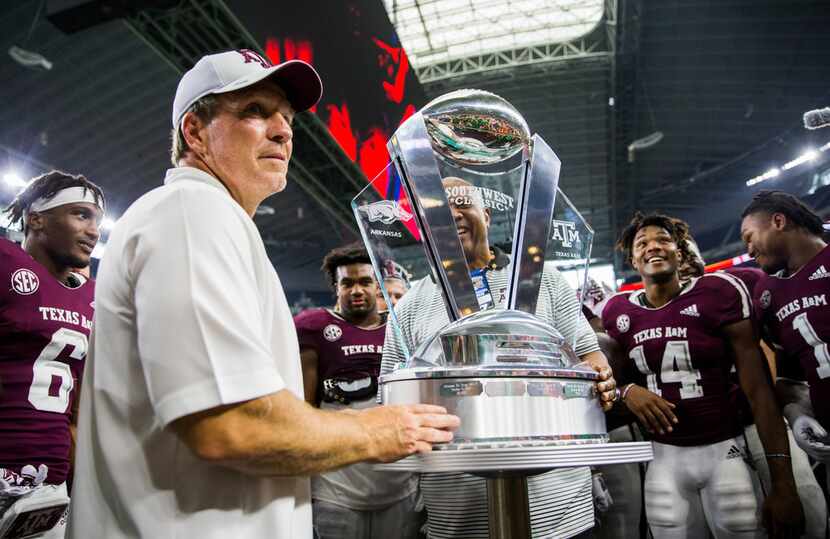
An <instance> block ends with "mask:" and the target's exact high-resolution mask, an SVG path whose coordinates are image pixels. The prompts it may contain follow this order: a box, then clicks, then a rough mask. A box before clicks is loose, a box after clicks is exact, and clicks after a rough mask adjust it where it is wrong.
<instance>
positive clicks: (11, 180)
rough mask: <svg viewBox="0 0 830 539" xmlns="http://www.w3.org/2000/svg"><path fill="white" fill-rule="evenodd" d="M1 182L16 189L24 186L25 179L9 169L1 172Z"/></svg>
mask: <svg viewBox="0 0 830 539" xmlns="http://www.w3.org/2000/svg"><path fill="white" fill-rule="evenodd" d="M3 182H4V183H5V184H6V185H8V186H9V187H13V188H15V189H18V188H20V187H25V186H26V180H24V179H23V178H21V177H20V176H19V175H18V174H17V173H16V172H14V171H13V170H10V171H8V172H6V173H5V174H3Z"/></svg>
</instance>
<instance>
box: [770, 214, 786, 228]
mask: <svg viewBox="0 0 830 539" xmlns="http://www.w3.org/2000/svg"><path fill="white" fill-rule="evenodd" d="M788 223H789V220H788V219H787V216H786V215H784V214H783V213H773V214H772V215H771V216H770V226H772V227H773V228H774V229H776V230H784V229H785V228H787V224H788Z"/></svg>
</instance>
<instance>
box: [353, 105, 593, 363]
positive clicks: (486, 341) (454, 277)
mask: <svg viewBox="0 0 830 539" xmlns="http://www.w3.org/2000/svg"><path fill="white" fill-rule="evenodd" d="M387 147H388V150H389V154H390V157H391V162H390V164H389V166H388V167H387V168H386V169H385V170H384V171H382V172H381V173H380V174H379V175H378V176H377V177H376V178H375V179H374V180H373V181H372V182H371V183H370V184H369V185H368V186H367V187H366V188H365V189H364V190H363V191H361V192H360V193H359V194H358V195H357V196H356V197H355V198H354V200H353V201H352V207H353V210H354V213H355V216H356V218H357V221H358V225H359V228H360V231H361V234H362V236H363V239H364V242H365V244H366V246H367V249H368V251H369V254H370V257H371V258H372V262H373V266H374V269H375V272H376V275H377V278H378V280H379V281H381V282H382V281H383V279H384V278H385V277H388V276H389V275H392V274H397V275H400V274H404V275H406V276H407V278H408V279H410V280H411V281H412V282H416V281H418V280H421V279H431V280H432V281H433V282H434V283H435V285H436V287H437V289H438V290H439V291H440V294H441V297H442V299H443V303H444V307H445V308H446V313H447V318H448V321H449V324H448V325H446V326H445V327H444V328H443V329H442V330H441V331H440V332H438V333H436V335H435V336H434V337H433V338H431V339H428V340H427V342H422V343H420V345H419V346H418V350H407V351H406V353H407V356H408V357H409V361H408V363H407V365H406V366H407V367H409V368H418V369H421V368H424V369H427V368H430V367H432V368H438V367H441V368H445V369H446V368H454V369H455V368H494V369H504V368H508V367H509V368H511V369H523V370H526V369H538V368H540V367H549V368H557V369H562V368H570V367H572V366H573V365H574V364H575V363H577V362H578V358H577V356H576V354H574V353H573V345H574V343H569V342H566V341H565V339H563V338H562V336H561V334H560V333H559V332H558V331H557V330H556V328H554V327H552V326H551V325H550V324H546V323H544V322H543V321H542V320H541V318H539V317H538V316H535V315H538V314H539V312H540V311H545V313H546V314H548V315H550V318H552V314H553V313H550V312H549V311H550V309H552V308H556V303H555V302H552V301H551V300H550V297H549V295H548V296H545V297H543V298H542V299H540V293H541V294H549V290H546V288H545V287H544V286H542V283H543V281H544V280H549V279H550V278H551V276H550V274H552V273H553V272H556V271H559V270H558V268H563V267H564V268H567V269H571V270H573V269H578V270H579V271H578V273H579V274H580V277H579V281H580V283H584V280H585V276H586V274H587V264H588V260H589V258H590V245H591V240H592V236H593V231H592V230H591V229H590V227H589V226H588V225H587V223H586V222H585V221H584V219H582V216H581V215H580V214H579V212H578V211H577V210H576V208H574V207H573V206H572V205H571V204H570V201H568V200H567V198H566V197H565V196H564V195H563V194H562V193H561V192H560V191H559V189H558V185H559V173H560V169H561V162H560V160H559V158H558V157H557V156H556V153H555V152H554V151H553V150H552V149H551V148H550V147H549V146H548V145H547V144H546V143H545V141H544V140H542V138H541V137H539V136H538V135H533V136H531V134H530V129H529V127H528V125H527V123H526V122H525V120H524V118H522V116H521V114H519V112H518V111H517V110H516V108H515V107H513V106H512V105H511V104H510V103H508V102H507V101H505V100H504V99H502V98H501V97H499V96H497V95H494V94H492V93H489V92H485V91H481V90H458V91H455V92H451V93H448V94H445V95H443V96H441V97H439V98H437V99H435V100H433V101H431V102H430V103H429V104H427V105H426V106H425V107H424V108H423V109H421V110H420V111H419V112H417V113H416V114H414V115H412V116H411V117H410V118H408V119H407V120H406V122H404V123H403V124H402V125H401V126H400V127H399V128H398V130H397V131H396V132H395V134H394V135H393V136H392V138H391V139H390V140H389V143H388V145H387ZM582 286H583V285H582V284H579V285H578V287H582ZM384 294H385V291H384ZM386 299H387V304H388V305H392V303H391V302H390V300H389V298H388V297H387V298H386ZM494 309H497V310H499V311H502V312H500V313H499V312H493V310H494ZM505 309H506V312H505ZM390 323H391V324H392V325H393V327H394V328H395V330H396V331H397V330H398V327H399V326H398V323H397V318H396V315H395V312H394V309H393V310H391V311H390Z"/></svg>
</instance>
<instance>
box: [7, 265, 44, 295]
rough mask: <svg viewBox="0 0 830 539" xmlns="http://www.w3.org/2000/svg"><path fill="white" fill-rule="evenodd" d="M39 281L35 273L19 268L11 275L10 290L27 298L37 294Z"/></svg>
mask: <svg viewBox="0 0 830 539" xmlns="http://www.w3.org/2000/svg"><path fill="white" fill-rule="evenodd" d="M39 286H40V280H39V279H38V278H37V275H36V274H35V272H33V271H32V270H30V269H27V268H20V269H19V270H17V271H15V272H14V273H12V290H14V291H15V292H17V293H18V294H20V295H21V296H28V295H30V294H34V293H35V292H37V289H38V287H39Z"/></svg>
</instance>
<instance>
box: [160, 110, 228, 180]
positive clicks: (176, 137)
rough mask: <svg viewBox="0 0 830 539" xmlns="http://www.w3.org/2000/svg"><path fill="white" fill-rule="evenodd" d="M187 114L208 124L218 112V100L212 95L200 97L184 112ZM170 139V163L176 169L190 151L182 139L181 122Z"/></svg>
mask: <svg viewBox="0 0 830 539" xmlns="http://www.w3.org/2000/svg"><path fill="white" fill-rule="evenodd" d="M188 112H192V113H193V114H195V115H196V116H197V117H198V118H199V119H200V120H202V121H203V122H205V123H210V121H211V120H213V118H214V117H215V116H216V114H217V112H219V98H218V97H216V96H215V95H213V94H208V95H206V96H202V97H200V98H199V99H198V100H196V102H195V103H193V104H192V105H190V108H188V109H187V110H186V111H185V114H186V113H188ZM182 118H184V116H182ZM171 138H172V140H173V144H172V145H171V147H170V161H171V162H172V163H173V166H174V167H176V166H179V160H180V159H181V158H182V157H184V156H185V154H187V152H189V151H190V146H188V145H187V141H186V140H185V139H184V135H183V134H182V125H181V122H179V125H177V126H176V127H175V128H173V131H172V134H171Z"/></svg>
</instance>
